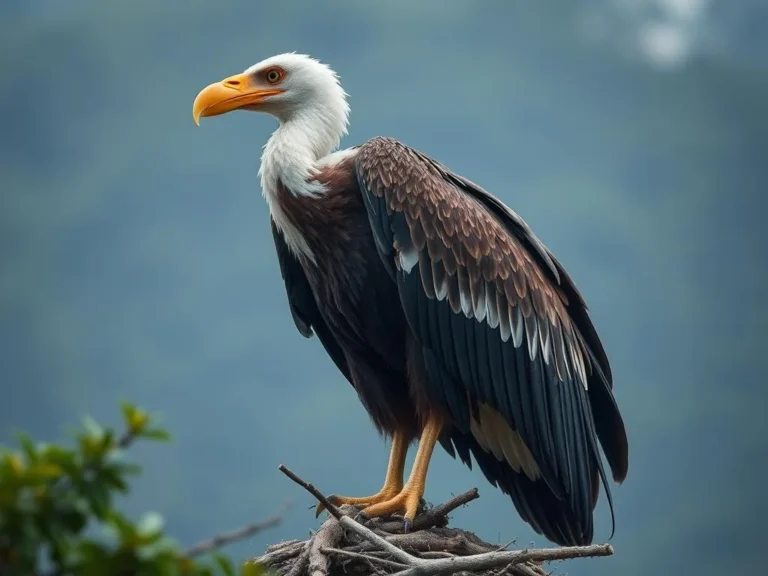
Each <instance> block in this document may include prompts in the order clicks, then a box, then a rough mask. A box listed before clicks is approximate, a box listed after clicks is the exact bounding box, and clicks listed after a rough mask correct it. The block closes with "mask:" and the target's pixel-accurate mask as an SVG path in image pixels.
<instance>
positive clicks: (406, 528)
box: [403, 518, 413, 534]
mask: <svg viewBox="0 0 768 576" xmlns="http://www.w3.org/2000/svg"><path fill="white" fill-rule="evenodd" d="M411 528H413V522H411V521H410V520H409V519H408V518H406V519H405V520H403V533H404V534H408V532H410V531H411Z"/></svg>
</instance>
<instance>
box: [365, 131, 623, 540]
mask: <svg viewBox="0 0 768 576" xmlns="http://www.w3.org/2000/svg"><path fill="white" fill-rule="evenodd" d="M355 174H356V177H357V182H358V184H359V186H360V188H361V194H362V196H363V199H364V205H365V207H366V209H367V212H368V219H369V222H370V225H371V229H372V231H373V234H374V238H375V245H376V246H377V248H378V250H379V255H380V257H381V259H382V262H384V265H385V267H388V268H389V267H391V266H392V265H393V263H394V264H395V265H396V267H397V268H398V270H397V273H396V274H393V278H394V279H395V281H396V284H397V288H398V292H399V294H400V302H401V304H402V309H403V312H404V313H405V318H406V320H407V322H408V326H409V328H410V330H411V332H412V334H413V338H414V339H415V342H416V343H417V344H418V345H419V346H421V348H422V354H421V355H419V356H420V360H419V363H417V364H416V365H414V370H415V372H414V373H415V374H419V373H420V372H419V370H421V371H422V372H421V374H422V375H423V376H424V378H416V379H415V382H411V383H410V384H411V387H412V388H414V387H415V388H417V389H416V390H413V391H412V393H413V394H415V395H417V396H419V395H421V396H424V397H426V398H427V402H428V403H429V404H431V406H432V409H439V410H443V411H445V413H446V414H447V415H448V416H449V418H450V421H451V425H452V426H453V429H452V430H448V431H446V432H445V433H444V435H443V437H442V438H441V443H443V445H444V446H445V445H446V443H448V441H449V440H450V442H452V447H453V448H455V451H454V450H453V448H451V449H450V450H449V453H454V454H458V455H459V456H460V457H461V459H462V460H464V461H465V462H468V460H469V454H470V453H472V454H474V456H475V459H476V460H477V461H478V463H479V465H480V467H481V469H482V470H483V472H484V473H485V475H486V476H487V477H488V479H489V480H490V481H491V482H493V483H495V484H498V485H499V486H500V487H501V488H502V490H504V491H505V492H507V493H509V494H510V496H511V497H512V499H513V501H514V503H515V506H516V507H517V509H518V510H519V511H520V514H521V515H522V516H523V518H524V519H526V520H527V521H528V522H530V523H531V525H532V526H533V527H534V528H535V529H537V530H538V531H539V532H541V533H543V534H545V535H546V536H547V537H548V538H550V539H551V540H553V541H555V542H558V543H561V544H584V543H587V542H589V541H591V539H592V533H593V520H592V510H593V508H594V506H595V504H596V492H595V490H594V485H595V478H596V477H597V476H598V475H599V476H600V477H601V478H603V481H604V482H605V477H604V472H603V470H602V462H601V457H600V452H599V449H598V443H597V442H598V440H599V441H600V443H601V444H602V446H603V449H604V451H605V453H606V458H607V460H608V462H609V464H610V466H611V468H612V470H613V473H614V478H623V477H624V476H625V475H626V468H627V456H626V455H627V440H626V433H625V430H624V425H623V422H622V420H621V416H620V414H619V412H618V409H617V408H616V404H615V401H614V399H613V395H612V392H611V388H612V381H611V375H610V368H609V366H608V361H607V358H606V356H605V352H604V350H603V348H602V344H601V343H600V341H599V339H598V338H597V334H596V332H595V330H594V327H593V326H592V324H591V321H590V320H589V316H588V314H587V312H586V307H585V305H584V301H583V299H582V298H581V295H580V294H579V293H578V291H577V290H576V287H575V285H574V284H573V282H572V281H571V279H570V277H569V276H568V275H567V274H566V273H565V271H564V269H563V268H562V266H561V265H560V263H559V262H557V260H556V259H555V258H554V256H552V254H551V253H550V252H549V251H548V250H547V249H546V247H544V245H543V244H542V243H541V242H540V241H539V240H538V239H537V238H536V237H535V236H534V235H533V233H532V232H531V231H530V229H529V228H528V226H527V225H526V224H525V222H524V221H523V220H522V219H521V218H520V217H519V216H517V215H516V214H515V213H514V212H512V211H511V210H510V209H509V208H507V207H506V206H505V205H504V204H502V203H501V202H500V201H499V200H497V199H496V198H494V197H493V196H491V195H490V194H488V193H487V192H485V191H484V190H482V189H481V188H480V187H478V186H476V185H475V184H473V183H471V182H469V181H468V180H466V179H464V178H462V177H460V176H457V175H455V174H453V173H452V172H450V171H449V170H448V169H446V168H445V167H443V166H441V165H440V164H438V163H436V162H434V161H433V160H431V159H429V158H428V157H426V156H424V155H422V154H420V153H419V152H416V151H415V150H413V149H411V148H408V147H407V146H404V145H403V144H401V143H399V142H397V141H394V140H391V139H386V138H375V139H373V140H370V141H369V142H367V143H366V144H364V145H363V146H361V147H360V148H359V153H358V154H357V157H356V161H355ZM398 263H400V264H407V265H400V264H398ZM409 265H412V268H410V267H409ZM416 268H418V269H416ZM409 361H410V359H409ZM588 390H589V391H588ZM482 406H486V407H487V408H484V409H483V410H482V411H481V410H480V408H481V407H482ZM488 410H490V411H491V412H488ZM593 413H594V416H593ZM494 414H498V415H499V416H498V417H499V418H501V419H502V420H501V421H502V422H504V423H505V424H503V425H501V424H498V423H496V420H495V418H497V416H494ZM473 419H474V420H475V421H476V422H475V425H476V426H478V427H479V428H478V429H477V430H474V429H472V427H471V426H470V424H471V422H470V421H471V420H473ZM477 419H480V420H479V421H477ZM500 426H501V427H500ZM446 449H448V448H446ZM605 488H606V492H607V493H608V495H609V499H610V492H609V488H608V485H607V483H606V484H605ZM609 502H610V500H609ZM611 512H612V513H613V511H611Z"/></svg>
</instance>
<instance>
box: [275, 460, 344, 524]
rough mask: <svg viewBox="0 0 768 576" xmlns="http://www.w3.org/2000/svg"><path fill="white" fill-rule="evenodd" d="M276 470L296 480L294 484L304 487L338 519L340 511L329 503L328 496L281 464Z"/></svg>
mask: <svg viewBox="0 0 768 576" xmlns="http://www.w3.org/2000/svg"><path fill="white" fill-rule="evenodd" d="M278 470H280V472H282V473H283V474H285V475H286V476H288V478H290V479H291V480H293V481H294V482H296V484H298V485H299V486H301V487H302V488H304V490H306V491H307V492H309V493H310V494H312V496H314V497H315V498H317V499H318V500H319V501H320V503H321V504H322V505H323V506H325V509H326V510H328V512H329V513H330V514H331V516H333V517H334V518H336V520H339V519H340V518H341V512H339V509H338V508H336V506H334V505H333V504H331V502H330V501H329V500H328V498H326V497H325V496H323V494H322V493H321V492H320V491H319V490H318V489H317V488H315V487H314V486H313V485H312V484H310V483H308V482H305V481H304V480H302V479H301V478H299V477H298V476H296V474H294V473H293V472H291V471H290V470H289V469H288V468H286V467H285V466H284V465H283V464H280V466H278Z"/></svg>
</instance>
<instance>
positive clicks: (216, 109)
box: [192, 74, 283, 126]
mask: <svg viewBox="0 0 768 576" xmlns="http://www.w3.org/2000/svg"><path fill="white" fill-rule="evenodd" d="M282 92H283V90H279V89H276V88H267V89H265V88H255V87H254V86H253V79H252V78H251V77H250V76H249V75H248V74H236V75H235V76H230V77H229V78H225V79H224V80H222V81H221V82H215V83H213V84H211V85H210V86H206V87H205V88H203V89H202V90H201V91H200V94H198V95H197V98H195V103H194V104H192V118H193V119H194V121H195V124H197V125H198V126H199V125H200V118H202V117H203V116H218V115H219V114H226V113H227V112H231V111H232V110H238V109H240V108H246V107H248V108H251V107H253V106H258V105H259V104H261V103H262V102H264V100H266V99H267V98H269V97H270V96H274V95H276V94H281V93H282Z"/></svg>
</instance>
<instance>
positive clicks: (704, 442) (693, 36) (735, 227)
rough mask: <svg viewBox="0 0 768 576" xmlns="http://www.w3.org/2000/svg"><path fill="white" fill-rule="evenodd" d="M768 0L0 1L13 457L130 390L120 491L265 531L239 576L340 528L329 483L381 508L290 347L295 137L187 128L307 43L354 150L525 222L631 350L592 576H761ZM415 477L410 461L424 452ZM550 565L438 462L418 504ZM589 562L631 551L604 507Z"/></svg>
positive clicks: (504, 509) (220, 126) (174, 521)
mask: <svg viewBox="0 0 768 576" xmlns="http://www.w3.org/2000/svg"><path fill="white" fill-rule="evenodd" d="M766 15H768V2H764V1H758V0H750V1H746V0H745V1H744V2H740V3H730V2H726V1H724V0H721V1H719V2H718V1H715V0H709V1H706V0H653V1H652V0H578V1H574V2H571V3H568V4H567V5H566V4H564V3H559V2H555V1H554V0H549V1H541V2H535V3H534V2H501V1H495V2H487V3H483V5H482V7H480V6H479V5H478V4H477V3H474V2H470V1H468V0H462V1H459V0H457V1H454V2H451V3H443V2H439V1H438V0H423V1H421V2H419V3H412V2H406V1H405V0H394V1H391V2H386V3H384V2H353V1H351V0H344V1H333V2H330V1H329V2H324V3H318V2H310V1H290V2H289V1H287V0H286V1H285V2H273V3H264V4H261V3H255V2H247V1H245V0H217V2H212V1H205V0H187V1H186V2H184V3H171V2H169V1H168V0H152V1H150V0H134V1H133V2H123V3H104V2H94V1H86V0H71V1H70V2H66V3H64V2H60V1H55V0H25V1H24V2H22V1H20V0H6V1H5V2H4V3H3V4H2V5H0V111H2V124H0V126H1V128H0V382H1V383H2V386H3V394H2V401H0V442H11V441H12V433H13V431H14V430H19V429H23V430H27V431H29V432H30V433H32V434H33V435H34V436H35V437H36V438H39V439H41V440H55V441H66V439H67V434H68V431H69V430H70V429H71V428H72V427H73V426H76V425H77V423H78V422H79V421H80V419H81V418H82V417H83V416H85V415H90V416H92V417H94V418H96V419H97V420H98V421H100V422H104V423H107V424H116V423H117V422H118V421H119V410H118V403H119V401H120V400H123V399H126V400H129V401H132V402H135V403H138V404H140V405H142V406H143V407H145V408H147V409H148V410H150V411H151V412H153V413H156V414H158V415H159V416H160V417H161V419H162V420H161V421H162V422H163V424H164V425H166V426H167V427H168V428H169V429H170V430H171V432H172V433H173V435H174V442H173V443H172V444H169V445H157V446H156V445H152V446H148V447H137V449H136V451H135V453H134V454H133V456H134V457H135V459H136V460H137V461H138V462H140V463H141V464H142V465H143V466H144V468H145V472H144V474H143V476H142V477H141V478H140V479H139V480H138V481H137V482H136V483H135V487H134V489H133V491H132V492H131V494H130V495H129V497H128V498H127V499H126V500H125V506H126V508H127V509H128V510H129V511H130V512H131V514H133V515H139V514H141V513H142V512H148V511H157V512H160V513H161V514H163V516H164V517H165V518H166V522H167V527H168V530H169V532H170V533H171V534H172V535H174V536H175V537H176V538H177V539H178V540H179V541H180V542H181V543H183V544H192V543H194V542H196V541H197V540H200V539H202V538H205V537H207V536H210V535H212V534H214V533H216V532H219V531H222V530H229V529H233V528H236V527H238V526H240V525H243V524H246V523H249V522H252V521H256V520H258V519H261V518H265V517H267V516H271V515H272V514H273V513H275V512H276V511H278V510H279V509H280V508H281V507H282V505H283V504H284V503H285V502H289V501H291V502H293V504H294V505H293V507H292V508H291V510H290V511H289V512H288V513H287V515H286V517H285V520H284V522H283V524H282V525H281V526H280V527H278V528H275V529H273V530H271V531H269V532H267V533H264V534H262V535H260V536H258V537H257V538H254V539H253V540H250V541H247V542H244V543H240V544H237V545H235V546H233V547H232V548H231V550H230V551H231V553H232V554H233V555H234V556H236V557H238V558H245V557H249V556H255V555H258V554H260V553H261V552H262V551H263V550H264V548H265V547H266V546H267V545H268V544H269V543H272V542H275V541H278V540H281V539H289V538H299V537H304V536H305V535H306V534H307V531H308V530H310V529H312V528H314V527H316V526H317V525H318V522H319V521H316V520H315V519H314V517H313V513H312V511H310V510H308V509H307V508H308V506H310V505H311V504H312V500H311V498H310V497H309V496H308V495H305V494H303V493H302V492H301V491H300V490H299V489H298V488H297V487H295V486H294V485H293V484H291V483H290V482H289V481H287V479H285V478H284V477H283V476H282V475H281V474H280V473H279V472H278V471H277V466H278V465H279V464H281V463H283V464H286V465H287V466H289V467H290V468H292V469H293V470H294V471H296V472H297V473H298V474H300V475H301V476H303V477H305V478H306V479H308V480H310V481H312V482H313V483H314V484H315V485H316V486H318V488H320V489H321V490H323V491H324V492H328V493H330V492H335V493H344V494H350V495H362V494H367V493H373V492H375V491H376V490H378V488H379V487H380V484H381V482H382V480H383V474H384V469H385V467H386V460H387V454H388V446H387V445H386V444H385V443H384V442H383V441H382V440H381V439H380V438H379V437H378V436H377V435H376V432H375V431H374V429H373V427H372V426H371V424H370V422H369V420H368V417H367V415H366V414H365V411H364V409H363V408H362V406H361V405H360V404H359V401H358V399H357V397H356V395H355V394H354V392H353V390H352V388H351V387H350V386H349V384H348V383H346V382H345V381H344V380H343V378H342V377H341V375H340V374H339V373H338V372H337V370H336V368H335V367H334V365H333V363H332V362H331V361H330V359H329V358H328V357H327V356H326V354H325V353H324V351H323V350H322V347H321V346H320V344H319V343H318V342H317V341H316V340H311V341H308V340H305V339H304V338H302V337H301V336H300V335H299V333H298V332H297V330H296V328H295V326H294V325H293V322H292V320H291V317H290V313H289V311H288V307H287V302H286V297H285V292H284V287H283V285H282V282H281V280H280V275H279V271H278V267H277V259H276V255H275V250H274V246H273V243H272V237H271V233H270V230H269V226H268V210H267V206H266V203H265V201H264V200H263V198H262V196H261V191H260V189H259V184H258V177H257V171H258V167H259V156H260V154H261V149H262V146H263V145H264V143H265V142H266V140H267V138H268V137H269V135H270V133H271V132H272V130H274V128H275V122H274V121H273V120H272V119H270V118H268V117H266V116H262V115H257V114H251V113H246V112H237V113H233V114H229V115H226V116H223V117H220V118H217V119H215V121H208V122H203V124H202V125H201V126H200V127H196V126H195V125H194V123H193V122H192V118H191V106H192V101H193V99H194V97H195V95H196V94H197V92H198V91H199V90H200V89H201V88H202V87H204V86H206V85H207V84H209V83H211V82H213V81H216V80H219V79H221V78H224V77H226V76H228V75H231V74H233V73H237V72H239V71H242V70H244V69H245V68H247V67H248V66H250V65H251V64H253V63H255V62H257V61H259V60H261V59H263V58H266V57H268V56H271V55H273V54H277V53H281V52H285V51H293V50H295V51H299V52H304V53H309V54H311V55H313V56H315V57H318V58H320V59H322V60H323V61H325V62H327V63H328V64H330V65H331V66H332V67H333V68H334V69H335V70H336V71H337V72H338V73H339V74H340V76H341V79H342V83H343V85H344V88H345V89H346V91H347V92H348V93H349V94H350V105H351V107H352V114H351V126H350V133H349V135H348V136H347V137H346V138H345V140H344V142H343V145H344V146H348V145H353V144H357V143H360V142H363V141H365V140H366V139H368V138H371V137H373V136H376V135H386V136H391V137H395V138H398V139H400V140H402V141H403V142H405V143H407V144H409V145H411V146H414V147H416V148H418V149H419V150H421V151H423V152H425V153H427V154H429V155H430V156H432V157H434V158H436V159H437V160H439V161H440V162H442V163H444V164H446V165H448V166H449V167H451V168H452V169H454V170H456V171H457V172H459V173H461V174H463V175H465V176H467V177H468V178H470V179H472V180H474V181H476V182H478V183H479V184H481V185H482V186H483V187H484V188H486V189H488V190H490V191H491V192H492V193H494V194H496V195H497V196H499V197H500V198H502V199H503V200H504V201H505V202H506V203H507V204H509V205H510V206H511V207H512V208H513V209H514V210H515V211H517V212H518V213H519V214H521V215H522V216H523V218H525V219H526V221H527V222H528V223H529V224H530V225H531V226H532V227H533V229H534V231H535V232H536V234H537V235H538V236H539V238H541V239H542V240H543V241H544V242H545V243H546V244H547V246H548V247H549V248H550V249H551V250H552V251H553V252H554V253H555V254H556V255H557V257H558V258H559V259H560V260H561V262H562V263H563V264H564V265H565V266H566V268H567V269H568V271H569V272H570V274H571V275H572V276H573V278H574V280H575V281H576V282H577V285H578V286H579V288H580V290H581V291H582V292H583V294H584V295H585V297H586V299H587V303H588V305H589V307H590V310H591V314H592V317H593V319H594V322H595V325H596V327H597V329H598V331H599V333H600V335H601V338H602V340H603V342H604V343H605V347H606V349H607V352H608V355H609V358H610V359H611V363H612V367H613V373H614V380H615V393H616V397H617V401H618V403H619V405H620V407H621V409H622V412H623V414H624V418H625V421H626V424H627V428H628V433H629V440H630V470H629V476H628V478H627V480H626V482H625V483H624V484H623V485H621V486H618V487H614V489H613V494H614V498H615V501H616V522H617V523H616V534H615V536H614V538H613V540H611V543H612V544H613V545H614V546H615V549H616V553H615V555H614V556H613V557H611V558H608V559H599V560H583V561H574V562H572V563H570V564H568V565H561V566H559V567H558V570H559V572H560V573H563V572H567V573H568V574H571V575H576V576H578V575H586V574H589V575H597V576H599V575H603V574H605V575H608V574H622V575H625V576H633V575H641V574H642V575H644V574H648V573H649V571H652V572H653V573H654V574H659V573H661V574H664V573H670V574H673V573H680V572H681V571H684V572H685V573H696V574H699V575H702V576H707V575H710V574H712V575H714V574H722V573H741V572H748V573H750V572H754V571H755V569H756V566H758V562H760V563H761V564H762V563H763V561H762V560H761V559H760V558H759V557H758V554H759V550H760V546H761V544H762V543H763V541H764V539H765V536H766V530H765V523H764V518H765V516H766V514H768V499H766V498H765V495H764V487H765V486H766V485H768V430H766V427H767V426H768V424H766V421H765V417H764V414H765V409H766V407H768V402H766V400H768V398H767V396H768V394H766V388H765V376H764V375H765V373H766V367H767V366H766V364H767V360H766V355H765V352H764V350H765V346H766V337H765V334H766V328H768V310H767V309H766V306H765V303H764V301H765V300H764V295H765V293H766V289H768V281H767V278H768V274H767V273H766V259H765V257H764V251H763V249H761V248H760V246H766V245H768V233H767V232H766V230H765V228H764V226H763V220H764V216H763V215H764V214H765V212H766V208H767V206H766V204H767V202H766V199H765V181H766V178H767V177H768V166H767V165H766V163H765V150H766V147H768V108H767V107H766V105H765V102H768V34H766V30H765V28H766V25H765V22H768V20H766V19H765V18H764V16H766ZM412 457H413V454H411V459H412ZM474 486H477V487H478V488H479V489H480V494H481V497H480V499H479V500H478V501H476V502H474V503H472V504H471V505H470V506H468V507H466V508H464V509H462V510H459V511H457V512H456V513H455V515H454V517H453V520H452V521H453V523H454V524H455V525H457V526H461V527H463V528H466V529H469V530H473V531H475V532H476V533H477V534H478V535H480V536H481V537H483V538H486V539H487V540H490V541H494V542H500V543H505V542H507V541H509V540H511V539H512V538H514V537H517V538H518V543H519V545H521V546H523V545H526V544H527V543H529V542H531V541H533V542H534V543H536V544H538V545H546V544H547V543H546V541H544V540H543V538H542V537H540V536H537V535H536V534H535V533H534V532H533V531H532V530H531V529H530V528H529V527H528V526H527V525H525V524H524V523H523V522H522V521H521V520H520V519H519V517H518V515H517V514H516V512H515V510H514V507H513V506H512V503H511V501H510V500H509V499H508V498H507V497H505V496H504V495H503V494H501V493H500V492H498V491H497V490H496V489H495V488H493V487H492V486H490V485H489V484H488V483H487V482H486V480H485V479H484V477H483V476H482V474H481V473H480V472H479V471H477V470H473V471H470V470H468V469H466V468H465V467H464V466H463V465H462V464H461V463H460V462H457V461H454V460H452V459H451V458H450V457H449V456H448V455H447V454H445V453H444V452H443V451H442V450H438V451H437V452H436V454H435V457H434V459H433V462H432V465H431V467H430V473H429V478H428V485H427V492H426V494H425V497H426V498H427V499H428V500H429V501H431V502H440V501H444V500H445V499H447V498H449V497H450V495H451V494H454V493H458V492H463V491H465V490H467V489H469V488H472V487H474ZM596 523H597V529H596V535H595V539H596V541H602V540H605V539H607V538H608V536H609V534H610V518H609V515H608V510H607V506H606V505H605V501H604V499H603V500H601V502H600V504H599V505H598V509H597V511H596Z"/></svg>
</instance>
